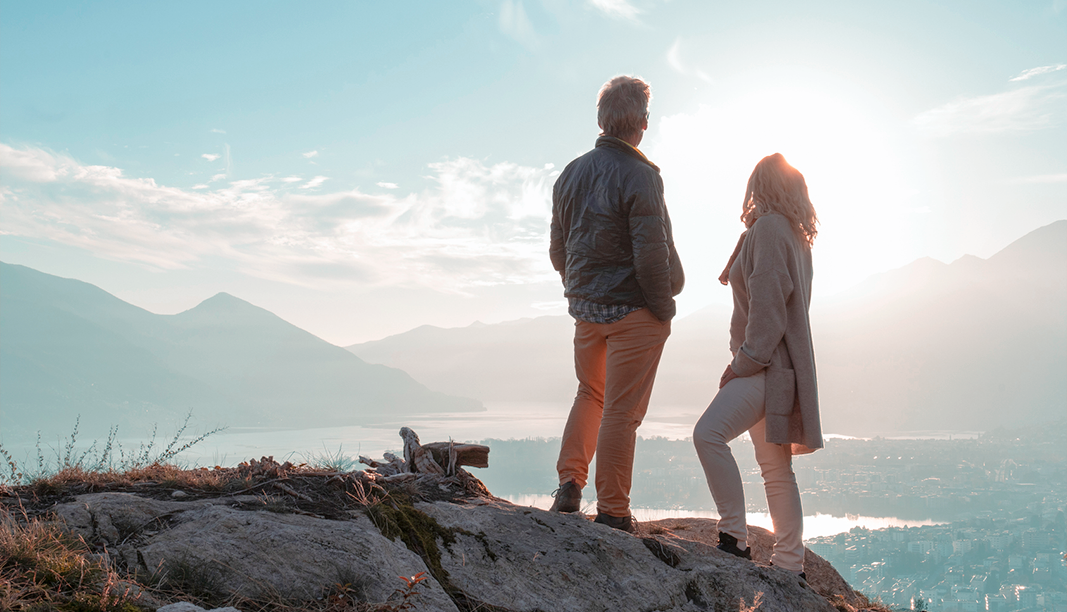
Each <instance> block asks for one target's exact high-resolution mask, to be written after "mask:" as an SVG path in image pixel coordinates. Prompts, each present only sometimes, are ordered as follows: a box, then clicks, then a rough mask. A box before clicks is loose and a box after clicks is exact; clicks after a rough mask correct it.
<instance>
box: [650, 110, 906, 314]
mask: <svg viewBox="0 0 1067 612" xmlns="http://www.w3.org/2000/svg"><path fill="white" fill-rule="evenodd" d="M658 127H659V133H658V140H657V141H656V143H655V145H654V147H652V150H651V153H652V156H653V159H655V160H656V161H657V163H660V164H661V165H662V166H663V168H664V170H663V176H664V182H665V183H666V186H667V198H668V206H670V207H671V216H672V219H674V220H675V224H676V226H678V227H677V228H676V229H675V239H676V241H677V242H678V244H679V245H680V246H679V248H680V250H681V252H682V255H683V260H684V261H685V262H686V264H687V270H692V271H693V272H697V273H698V274H700V275H710V278H715V277H717V276H718V273H719V271H721V268H722V263H723V261H724V258H725V257H726V255H727V254H728V253H729V250H730V248H732V246H733V244H734V241H735V240H736V237H737V235H738V233H740V232H741V230H742V229H743V228H742V226H741V224H740V221H739V220H738V216H739V214H740V210H741V200H742V198H743V196H744V190H745V184H746V182H747V180H748V176H749V174H750V173H751V172H752V168H753V167H754V166H755V165H756V162H758V161H759V160H760V159H762V158H763V157H764V156H766V155H770V154H772V153H776V152H777V153H781V154H782V155H784V156H785V158H786V159H787V160H788V161H789V163H790V164H792V165H793V166H794V167H796V168H797V169H798V170H800V171H801V172H802V173H803V174H804V176H805V178H806V179H807V183H808V190H809V193H810V195H811V199H812V202H813V203H814V204H815V208H816V211H817V212H818V214H819V219H820V226H819V229H820V234H819V237H818V239H817V241H816V248H815V257H816V265H817V276H818V279H819V281H818V283H817V285H818V286H817V288H816V291H817V292H819V293H826V292H833V291H836V290H839V289H841V288H844V287H847V286H850V285H852V284H854V283H855V282H858V281H860V280H862V279H863V278H866V277H867V276H869V275H871V274H873V273H875V272H878V271H881V270H884V269H886V268H887V267H892V266H894V265H901V264H903V263H906V261H907V260H906V259H905V257H906V255H905V254H904V249H902V248H901V246H902V245H901V244H899V243H898V234H899V230H900V228H899V225H898V224H897V223H894V222H890V221H889V219H890V217H891V215H890V214H889V213H890V212H891V211H899V210H900V208H901V206H902V205H903V202H904V200H906V193H905V191H906V189H907V187H906V185H905V182H903V181H901V180H899V177H900V175H901V170H900V168H901V164H900V163H899V162H900V154H899V153H898V152H897V147H896V146H895V145H894V144H893V143H894V139H893V138H892V134H891V133H890V128H889V126H888V124H887V123H886V122H883V123H882V124H879V122H878V121H877V120H876V118H872V117H870V116H868V115H867V114H865V113H864V112H863V109H860V108H856V107H855V106H851V105H849V104H848V103H846V102H844V101H843V100H842V99H840V98H835V97H833V96H828V95H825V94H820V93H818V92H813V91H804V90H796V89H772V90H766V91H761V92H753V93H751V94H748V95H746V96H744V97H740V98H735V99H734V100H733V101H732V102H731V103H730V104H728V105H723V106H716V107H712V106H702V107H700V108H699V110H697V111H696V112H695V113H692V114H685V115H675V116H671V117H665V118H663V119H662V120H661V122H660V124H659V126H658ZM895 215H896V213H895V212H894V213H893V216H895ZM690 276H692V275H690ZM694 281H695V282H694V283H693V284H692V285H691V287H693V288H694V289H696V291H695V292H693V293H692V294H691V295H692V297H691V298H690V300H689V301H690V302H691V303H693V305H694V306H695V307H699V306H700V305H702V304H703V303H707V302H708V301H709V300H708V299H707V296H706V295H703V293H704V288H705V286H706V285H707V284H708V283H707V282H706V281H707V279H706V278H701V279H700V280H697V279H695V278H694ZM683 296H684V294H683ZM720 297H721V296H720ZM712 301H713V300H712Z"/></svg>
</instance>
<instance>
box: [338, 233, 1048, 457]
mask: <svg viewBox="0 0 1067 612" xmlns="http://www.w3.org/2000/svg"><path fill="white" fill-rule="evenodd" d="M1065 264H1067V221H1057V222H1056V223H1053V224H1051V225H1048V226H1045V227H1042V228H1039V229H1037V230H1035V231H1033V232H1031V233H1029V234H1027V235H1026V236H1024V237H1022V238H1020V239H1019V240H1017V241H1015V242H1013V243H1012V244H1011V245H1009V246H1008V247H1006V248H1005V249H1003V250H1001V251H1000V252H998V253H996V254H995V255H993V256H992V257H990V258H988V259H980V258H978V257H974V256H965V257H962V258H960V259H959V260H957V261H955V262H952V263H951V264H944V263H941V262H938V261H936V260H933V259H929V258H924V259H919V260H916V261H914V262H912V263H911V264H909V265H907V266H904V267H902V268H899V269H896V270H892V271H890V272H886V273H883V274H879V275H876V276H873V277H871V278H869V279H868V280H866V281H865V282H863V283H861V284H860V285H858V286H856V287H854V288H852V289H851V290H849V291H847V292H845V293H843V294H839V295H837V296H833V297H832V298H829V299H825V300H822V301H816V302H815V303H813V304H812V306H811V321H812V333H813V336H814V340H815V352H816V360H817V367H818V373H819V389H820V402H821V406H822V413H823V421H824V431H827V432H832V433H838V434H846V435H855V436H872V435H887V436H889V435H899V434H903V433H905V432H909V433H910V432H916V431H923V430H949V431H986V430H990V429H993V428H996V427H999V426H1017V425H1025V424H1036V423H1042V422H1046V421H1049V420H1053V419H1062V417H1063V414H1064V407H1065V406H1067V274H1065V272H1064V271H1065V270H1067V265H1065ZM817 274H818V270H816V278H817ZM729 319H730V311H729V308H727V307H708V308H705V309H703V310H700V311H697V312H696V313H693V314H691V315H689V316H687V317H684V318H680V319H676V320H675V321H674V322H673V324H672V334H671V338H670V339H669V340H668V342H667V346H666V348H665V350H664V355H663V359H662V362H661V364H660V369H659V375H658V377H657V380H656V386H655V390H654V392H653V396H652V406H651V408H650V411H651V410H655V409H656V406H657V405H660V406H672V407H691V411H692V412H691V414H692V417H693V421H694V422H695V420H696V416H698V415H699V414H700V412H701V411H702V410H703V409H704V408H705V407H706V406H707V404H708V402H709V401H710V400H711V398H712V397H714V394H715V391H716V387H717V383H718V379H719V376H720V375H721V373H722V370H723V368H724V367H725V364H726V363H728V361H729V353H728V327H729ZM572 334H573V320H572V319H570V317H567V316H555V317H539V318H535V319H523V320H519V321H511V322H507V323H500V324H494V325H484V324H480V323H476V324H474V325H471V326H469V327H464V328H454V329H441V328H436V327H431V326H423V327H419V328H416V329H413V330H411V331H409V332H406V333H403V334H398V335H395V336H390V337H388V338H385V339H382V340H378V341H374V342H366V343H362V344H357V345H353V346H350V347H348V350H350V351H352V352H353V353H355V354H356V355H359V356H360V357H361V358H363V359H365V360H366V361H368V362H371V363H381V364H385V365H389V366H392V367H397V368H400V369H403V370H404V371H406V372H408V373H410V374H411V375H412V376H414V377H415V378H416V379H418V380H419V381H421V382H423V383H425V384H427V385H429V386H431V387H433V388H435V389H439V390H441V391H442V392H446V393H451V394H455V395H463V396H470V397H477V398H479V399H481V400H483V401H485V402H501V403H503V402H553V403H558V404H559V405H560V406H561V407H563V408H564V409H565V408H566V407H567V406H569V405H570V402H571V399H572V397H573V393H574V390H575V385H576V382H575V379H574V372H573V357H572V349H571V338H572Z"/></svg>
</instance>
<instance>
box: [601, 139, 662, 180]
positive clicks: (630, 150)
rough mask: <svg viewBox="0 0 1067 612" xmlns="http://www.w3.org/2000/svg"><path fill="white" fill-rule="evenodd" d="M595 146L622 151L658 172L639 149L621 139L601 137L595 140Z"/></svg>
mask: <svg viewBox="0 0 1067 612" xmlns="http://www.w3.org/2000/svg"><path fill="white" fill-rule="evenodd" d="M596 146H598V147H609V148H612V149H617V150H619V151H622V152H624V153H626V154H627V155H632V156H633V157H636V158H637V159H639V160H641V161H643V162H645V163H646V164H648V165H649V166H652V169H653V170H655V171H656V172H659V166H657V165H656V164H654V163H652V162H651V161H650V160H649V159H648V158H647V157H645V154H644V153H642V152H641V150H640V149H638V148H637V147H635V146H633V145H632V144H630V143H628V142H626V141H625V140H622V139H621V138H615V137H614V136H601V137H599V138H597V139H596Z"/></svg>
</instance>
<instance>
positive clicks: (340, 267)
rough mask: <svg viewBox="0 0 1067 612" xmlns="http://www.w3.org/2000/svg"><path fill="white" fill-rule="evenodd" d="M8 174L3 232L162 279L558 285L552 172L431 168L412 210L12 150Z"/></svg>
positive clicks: (1, 196)
mask: <svg viewBox="0 0 1067 612" xmlns="http://www.w3.org/2000/svg"><path fill="white" fill-rule="evenodd" d="M0 168H2V170H3V175H4V179H5V181H4V184H3V186H2V187H0V205H2V207H3V211H4V223H3V225H2V226H0V232H3V233H5V234H11V235H18V236H24V237H32V238H37V239H42V240H51V241H56V242H60V243H63V244H69V245H72V246H77V247H80V248H84V249H86V250H88V251H89V252H92V253H94V254H95V255H97V256H100V257H104V258H110V259H114V260H119V261H127V262H134V263H139V264H142V265H145V266H150V267H154V268H162V269H176V268H196V267H201V266H203V267H206V266H211V267H213V268H217V267H219V266H226V267H230V268H233V269H236V270H238V271H240V272H242V273H247V274H251V275H255V276H258V277H261V278H268V279H273V280H278V281H283V282H289V283H295V284H301V285H309V286H310V285H319V284H321V283H323V282H331V283H360V284H364V285H385V284H389V285H400V286H422V287H432V288H435V289H439V290H442V291H450V292H455V291H464V289H465V288H471V287H474V286H481V285H493V284H502V283H528V282H531V281H535V280H547V279H553V278H555V273H554V272H552V271H551V269H550V266H548V264H547V263H546V262H547V258H546V256H545V250H546V248H547V228H548V218H549V215H550V193H551V186H552V182H553V181H554V179H555V176H556V174H557V173H556V171H555V170H553V169H552V168H551V167H550V166H546V167H544V168H530V167H526V166H519V165H517V164H511V163H499V164H495V165H486V164H484V163H482V162H480V161H477V160H471V159H465V158H459V159H454V160H448V161H444V162H440V163H437V164H432V165H431V166H430V167H429V168H428V170H429V175H430V178H431V179H433V181H434V186H433V187H432V188H430V189H427V190H426V191H424V192H422V193H417V194H408V195H405V196H403V197H399V196H397V195H395V194H392V193H383V194H378V195H371V194H366V193H363V192H361V191H360V190H359V189H345V190H338V191H334V192H326V193H309V189H302V187H304V185H298V184H296V182H287V181H286V178H290V177H286V178H276V177H264V178H257V179H241V180H231V181H229V182H228V183H226V184H225V185H220V186H218V187H211V186H210V185H208V184H201V185H196V186H195V187H194V188H193V189H189V190H185V189H178V188H174V187H167V186H164V185H159V184H157V183H156V182H155V181H154V180H152V179H147V178H131V177H128V176H126V175H125V174H124V173H123V171H122V170H121V169H119V168H114V167H110V166H90V165H85V164H82V163H80V162H78V161H77V160H75V159H73V158H71V157H70V156H68V155H66V154H62V153H55V152H52V151H48V150H44V149H38V148H34V147H24V148H19V149H16V148H13V147H10V146H8V145H4V144H0ZM216 178H217V179H219V178H226V177H225V175H221V176H220V177H216ZM318 178H323V180H325V178H324V177H316V179H312V180H311V181H309V182H308V183H305V185H306V184H309V183H311V182H313V181H315V180H317V179H318ZM320 185H321V183H320Z"/></svg>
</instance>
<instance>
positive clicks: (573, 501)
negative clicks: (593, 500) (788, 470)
mask: <svg viewBox="0 0 1067 612" xmlns="http://www.w3.org/2000/svg"><path fill="white" fill-rule="evenodd" d="M552 497H555V498H556V500H555V501H554V502H552V507H551V508H549V509H548V511H549V512H577V511H579V510H581V509H582V490H581V489H579V488H578V485H576V484H574V481H573V480H569V481H567V482H565V483H563V484H561V485H559V488H558V489H556V490H555V491H554V492H553V493H552Z"/></svg>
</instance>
